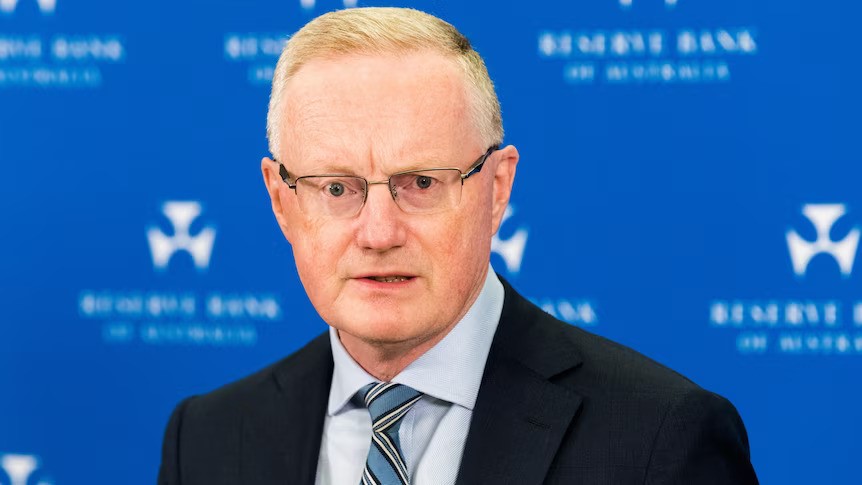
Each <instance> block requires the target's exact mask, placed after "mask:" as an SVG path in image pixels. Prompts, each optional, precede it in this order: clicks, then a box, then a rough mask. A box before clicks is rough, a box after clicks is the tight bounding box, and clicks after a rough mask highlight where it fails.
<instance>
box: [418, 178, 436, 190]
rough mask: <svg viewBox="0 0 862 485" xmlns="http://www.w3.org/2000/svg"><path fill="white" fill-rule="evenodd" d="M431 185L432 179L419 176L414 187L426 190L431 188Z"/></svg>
mask: <svg viewBox="0 0 862 485" xmlns="http://www.w3.org/2000/svg"><path fill="white" fill-rule="evenodd" d="M433 183H434V179H432V178H431V177H428V176H426V175H419V176H418V177H416V187H419V188H420V189H427V188H428V187H431V185H432V184H433Z"/></svg>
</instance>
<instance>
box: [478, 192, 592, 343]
mask: <svg viewBox="0 0 862 485" xmlns="http://www.w3.org/2000/svg"><path fill="white" fill-rule="evenodd" d="M514 215H515V208H514V207H512V206H511V205H509V206H507V207H506V211H505V212H504V213H503V219H502V221H500V228H499V230H498V231H497V233H496V234H494V236H493V237H492V239H491V253H492V254H496V255H497V256H499V257H500V259H502V260H503V265H504V266H505V269H506V270H505V271H500V272H501V273H502V274H504V275H506V276H507V277H513V278H517V277H518V275H519V274H520V273H521V266H522V262H523V260H524V252H525V250H526V248H527V239H528V238H529V235H530V231H529V229H528V228H527V227H526V226H523V225H521V226H519V227H518V228H517V229H515V230H514V232H511V236H508V237H506V238H505V239H504V238H502V237H501V236H500V234H502V233H504V232H506V231H505V229H506V228H507V227H508V226H509V225H511V222H510V221H512V216H514ZM506 233H508V232H506ZM530 300H531V301H532V302H533V303H535V304H536V305H537V306H538V307H540V308H541V309H542V310H544V311H545V312H547V313H549V314H551V315H553V316H554V317H556V318H559V319H560V320H562V321H564V322H568V323H570V324H572V325H578V326H582V327H588V326H595V325H597V324H598V315H597V314H596V311H595V306H596V305H595V302H593V301H592V300H588V299H583V298H579V299H573V298H567V297H562V298H561V297H551V296H541V297H530Z"/></svg>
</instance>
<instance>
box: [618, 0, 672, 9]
mask: <svg viewBox="0 0 862 485" xmlns="http://www.w3.org/2000/svg"><path fill="white" fill-rule="evenodd" d="M618 1H619V2H620V7H622V8H631V7H632V3H633V1H632V0H618ZM662 1H663V2H664V6H665V7H667V8H673V7H676V4H677V3H679V2H678V1H677V0H662ZM638 3H641V2H640V1H639V2H638Z"/></svg>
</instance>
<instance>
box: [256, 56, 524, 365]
mask: <svg viewBox="0 0 862 485" xmlns="http://www.w3.org/2000/svg"><path fill="white" fill-rule="evenodd" d="M284 96H285V103H284V109H285V111H284V112H283V119H284V120H285V125H284V126H283V127H282V130H283V131H282V133H281V136H282V138H281V139H282V148H281V153H279V154H276V155H277V156H278V157H279V158H280V161H281V162H282V163H284V165H285V167H287V169H288V171H289V172H290V175H291V178H292V179H295V178H296V177H299V176H304V175H317V174H332V173H339V174H351V175H359V176H362V177H365V178H366V179H368V180H369V181H379V180H385V179H387V178H388V177H389V175H391V174H392V173H395V172H399V171H404V170H410V169H418V168H432V167H457V168H459V169H461V170H462V171H466V169H467V168H468V167H469V165H470V164H471V163H472V162H473V161H475V160H476V159H477V158H478V157H479V156H481V155H482V154H483V153H484V152H485V150H486V149H487V148H488V147H487V146H485V145H484V144H483V142H482V140H481V137H480V136H479V133H478V130H477V129H476V127H475V126H474V124H473V122H472V120H471V117H470V115H469V106H470V105H469V101H468V98H467V91H466V88H465V84H464V79H463V75H462V73H461V71H460V70H459V69H458V67H457V66H456V65H455V63H454V62H453V61H452V60H449V59H446V58H444V57H442V56H440V55H438V54H436V53H430V52H420V53H413V54H406V55H400V56H387V55H379V56H378V55H359V54H357V55H349V56H342V57H338V58H336V59H318V60H313V61H311V62H309V63H308V64H306V65H305V66H303V67H302V68H301V69H300V70H299V72H298V73H297V74H296V75H295V76H294V77H293V78H292V79H291V80H290V81H289V82H288V84H287V86H286V87H285V92H284ZM516 162H517V152H516V151H515V150H514V148H513V147H509V148H507V149H504V150H501V151H498V152H495V153H494V154H493V155H491V157H489V159H488V161H487V162H486V165H485V166H484V168H483V169H482V171H481V172H480V173H477V174H475V175H473V176H471V177H470V178H469V179H467V180H465V182H464V185H463V188H462V195H461V201H460V204H459V205H458V206H457V207H455V208H454V209H451V210H447V211H443V212H438V213H433V214H407V213H404V212H403V211H402V210H401V209H400V208H399V207H398V206H397V205H396V203H395V201H394V200H393V199H392V196H391V194H390V192H389V190H388V189H387V188H386V185H370V186H369V189H368V198H367V200H366V203H365V206H364V207H363V208H362V210H361V211H360V212H359V214H358V215H356V216H354V217H351V218H340V219H334V218H330V217H324V216H315V215H313V214H306V213H303V212H302V210H301V209H300V207H299V205H298V202H297V196H296V194H294V193H293V191H292V190H290V189H289V188H288V187H287V186H286V185H285V184H284V183H283V182H282V181H281V179H280V178H279V177H278V166H277V165H276V164H275V163H273V162H272V161H271V160H268V159H264V161H263V165H262V167H263V171H264V177H265V179H266V180H265V181H266V183H267V188H268V190H269V192H270V196H271V197H272V201H273V210H274V212H275V214H276V217H277V219H278V221H279V224H280V225H281V227H282V230H283V231H284V233H285V236H286V237H287V239H288V240H289V241H290V243H291V245H292V247H293V253H294V258H295V261H296V267H297V270H298V272H299V276H300V279H301V280H302V284H303V286H304V287H305V290H306V292H307V293H308V296H309V298H310V299H311V302H312V304H313V305H314V307H315V308H316V309H317V311H318V313H320V315H321V317H322V318H323V319H324V320H325V321H326V322H327V323H328V324H330V325H332V326H333V327H335V328H337V329H338V330H339V335H340V336H341V339H342V341H344V342H345V344H346V345H347V343H348V342H347V340H349V339H354V340H353V341H354V342H363V343H365V344H371V345H374V346H377V347H381V348H385V347H386V346H390V345H393V344H396V345H399V344H400V345H405V344H406V345H407V346H412V347H416V346H421V345H422V344H423V343H427V342H431V341H433V342H436V341H437V340H439V338H442V336H444V335H445V334H446V333H447V332H448V330H449V329H450V328H451V327H452V326H453V325H454V324H455V323H457V322H458V320H460V318H461V317H462V316H463V315H464V314H465V313H466V311H467V309H468V308H469V307H470V305H471V304H472V303H473V301H474V300H475V298H476V297H477V296H478V294H479V291H480V290H481V288H482V285H483V283H484V279H485V276H486V272H487V268H488V259H489V254H490V240H491V236H492V235H493V233H494V232H495V231H496V230H497V227H498V225H499V222H500V218H501V217H502V213H503V210H504V209H505V206H506V203H507V202H508V196H509V191H510V189H511V181H512V177H513V176H514V168H515V163H516Z"/></svg>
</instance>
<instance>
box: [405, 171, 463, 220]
mask: <svg viewBox="0 0 862 485" xmlns="http://www.w3.org/2000/svg"><path fill="white" fill-rule="evenodd" d="M389 184H390V186H389V188H390V189H391V190H392V194H393V195H394V196H395V202H396V203H398V206H399V207H401V210H403V211H404V212H410V213H427V212H436V211H442V210H446V209H451V208H453V207H455V206H457V205H458V202H459V201H460V198H461V172H459V171H458V170H453V169H437V170H423V171H419V172H406V173H400V174H395V175H393V176H392V177H390V178H389Z"/></svg>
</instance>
